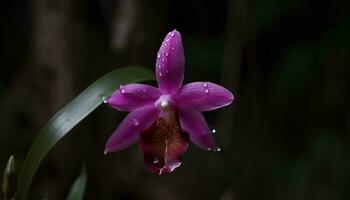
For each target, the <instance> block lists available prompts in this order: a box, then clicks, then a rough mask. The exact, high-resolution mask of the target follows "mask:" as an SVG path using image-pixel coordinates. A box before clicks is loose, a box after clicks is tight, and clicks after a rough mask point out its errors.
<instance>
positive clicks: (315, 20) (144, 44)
mask: <svg viewBox="0 0 350 200" xmlns="http://www.w3.org/2000/svg"><path fill="white" fill-rule="evenodd" d="M55 2H56V1H55ZM67 2H68V1H67ZM67 2H66V3H67ZM69 2H71V3H67V5H65V6H59V5H61V4H59V3H58V1H57V2H56V3H57V4H54V3H53V4H50V5H51V6H46V7H45V6H43V7H37V4H35V5H36V6H34V5H32V4H34V2H27V1H20V2H16V3H13V2H12V1H5V2H4V5H3V6H2V9H1V10H2V11H3V12H2V13H3V17H1V18H0V21H1V23H2V26H4V27H5V28H4V29H3V31H2V32H1V33H0V39H1V41H3V42H2V44H3V45H2V47H1V48H0V51H1V54H0V58H1V59H0V66H1V68H2V70H1V72H0V80H1V81H0V103H1V104H0V106H1V107H0V109H1V110H2V112H1V113H2V114H1V115H0V124H1V125H0V131H1V132H0V137H1V139H0V142H1V144H0V145H1V146H2V149H3V150H2V151H1V152H0V157H1V159H0V166H3V167H2V168H1V167H0V168H1V169H3V168H5V165H6V160H7V156H8V155H9V154H12V153H15V156H16V164H17V162H18V165H19V166H21V165H22V164H23V158H24V155H26V153H27V151H28V149H29V146H30V144H31V143H32V141H33V139H34V138H35V133H36V132H38V130H40V128H41V127H42V125H43V123H44V122H46V121H47V119H48V117H49V116H51V115H52V114H53V113H55V112H56V111H57V109H58V108H59V107H60V106H59V105H62V104H58V103H57V98H53V97H52V93H50V92H48V91H51V90H55V89H57V87H58V86H61V85H63V84H64V83H66V82H69V81H70V82H71V83H72V87H68V88H67V89H71V90H72V91H71V92H70V93H69V92H68V91H66V92H65V93H64V94H65V95H66V96H65V98H64V99H65V101H61V102H65V103H66V102H68V101H69V100H70V99H72V98H73V97H74V96H75V95H76V94H78V93H79V92H80V91H81V90H82V88H85V87H86V86H87V85H88V84H89V83H90V82H92V81H93V80H95V79H96V78H98V77H99V76H101V75H102V74H104V73H106V72H107V71H111V69H112V68H113V67H112V66H125V65H131V64H139V65H143V66H149V68H151V69H153V67H154V63H155V56H156V51H157V48H158V47H159V45H160V42H161V40H162V38H163V36H164V35H165V34H166V33H167V32H168V31H169V30H172V29H174V28H176V29H178V30H179V31H180V32H181V33H182V35H183V41H184V48H185V53H186V76H185V82H189V81H199V80H209V81H212V82H218V83H222V82H225V81H227V80H224V79H223V77H239V80H237V82H238V83H237V85H235V86H234V87H237V90H235V91H233V93H234V94H235V97H236V100H235V103H234V104H233V106H232V107H231V108H233V109H232V110H233V112H231V114H230V115H226V116H225V119H228V121H229V122H230V124H232V125H233V128H230V129H229V130H228V132H229V133H230V134H231V135H230V136H231V137H224V138H228V140H229V141H228V142H227V144H229V146H227V147H226V146H225V148H223V151H222V152H220V153H208V152H205V151H202V150H200V149H198V148H197V147H195V146H194V145H191V147H190V149H189V150H188V152H186V154H185V155H184V162H183V166H181V167H180V168H179V169H178V170H177V171H176V172H175V173H173V174H171V175H167V176H160V177H159V176H154V175H152V174H149V172H148V171H147V170H146V169H145V167H144V166H143V161H142V155H141V154H140V153H139V151H138V148H137V147H136V145H135V147H132V148H129V149H127V150H125V151H122V152H119V153H116V154H112V155H108V156H103V147H104V143H105V141H106V139H107V138H108V136H109V134H110V133H111V132H112V131H113V130H114V129H115V128H116V126H117V125H118V123H119V122H120V120H121V119H122V118H123V116H124V115H125V114H124V113H121V114H120V113H115V112H114V111H111V109H108V108H105V107H102V108H100V109H99V110H98V111H97V112H96V114H95V115H92V116H90V117H88V118H86V119H85V123H82V124H81V125H79V127H78V128H77V129H75V130H73V132H79V133H80V134H70V135H69V136H67V137H66V139H65V140H64V141H63V142H61V143H59V144H58V145H57V146H56V147H55V148H54V149H53V150H52V152H51V153H50V154H49V156H48V158H47V161H46V162H44V163H43V166H42V167H41V168H40V169H39V174H38V177H37V178H36V179H35V180H34V182H33V186H34V187H33V191H32V193H31V196H32V197H33V199H42V198H44V197H47V198H49V199H64V198H65V194H67V192H68V191H69V187H70V186H71V183H72V182H73V181H74V178H75V176H76V174H75V172H76V171H78V170H79V169H80V167H81V163H82V162H86V163H87V168H88V169H89V184H88V185H87V188H86V195H85V199H169V200H172V199H221V200H226V199H287V200H289V199H290V200H292V199H293V200H294V199H300V200H303V199H305V200H306V199H319V200H323V199H339V200H341V199H349V198H350V192H349V190H348V188H349V187H350V176H349V174H350V162H349V155H350V145H349V144H350V138H349V133H350V106H349V104H348V102H349V100H350V94H349V91H350V82H349V79H348V77H347V76H348V74H350V68H349V65H350V53H349V52H350V37H349V35H350V15H349V11H348V10H349V9H348V8H349V6H350V4H349V2H348V1H344V0H334V1H329V0H328V1H327V0H321V1H315V0H307V1H301V0H296V1H292V0H286V1H279V0H255V1H244V0H232V1H230V0H226V1H217V2H214V1H209V0H205V1H186V0H179V1H174V0H170V1H155V2H154V3H152V4H145V3H142V1H141V0H128V1H115V2H112V1H97V0H91V1H87V2H83V1H74V2H73V1H69ZM122 2H124V3H125V4H124V6H122V4H123V3H122ZM36 3H47V0H40V1H38V2H36ZM41 5H47V4H41ZM52 5H56V6H52ZM38 8H43V9H44V10H45V9H47V10H48V11H47V12H46V13H47V14H48V16H47V18H46V17H45V19H47V21H48V20H49V19H52V18H53V19H61V18H60V17H57V16H61V17H62V15H63V16H65V17H62V19H67V21H65V22H64V23H63V24H64V26H63V27H65V28H62V27H61V28H60V27H59V26H58V29H54V28H56V27H52V28H53V30H65V31H61V32H60V31H58V32H57V35H60V34H62V37H63V38H64V37H66V36H67V37H68V36H70V37H69V38H68V39H67V40H68V42H61V41H58V42H57V41H56V40H52V39H51V40H50V39H48V40H45V41H46V42H47V43H48V44H49V45H47V46H49V47H50V46H54V47H55V48H53V49H49V50H47V52H50V51H53V52H56V51H58V50H59V49H60V48H62V49H64V48H66V49H65V50H62V51H63V52H66V51H67V52H68V53H67V54H68V55H73V56H67V57H64V56H63V58H62V59H63V60H64V61H65V62H61V63H65V65H66V64H67V63H68V64H69V65H68V64H67V65H68V66H67V67H66V68H64V70H61V69H59V70H58V71H50V70H51V69H52V68H50V67H48V68H50V70H47V69H45V65H44V67H43V66H41V64H38V63H37V61H36V60H37V57H38V55H37V54H38V53H36V52H37V51H34V50H35V49H37V48H38V47H39V46H40V45H42V43H40V44H38V42H37V41H36V40H35V39H34V38H35V36H36V34H38V31H41V30H46V29H40V28H39V29H37V28H35V27H38V26H39V27H40V25H38V23H40V22H42V21H39V22H38V20H37V18H35V14H38V13H45V12H43V10H41V11H40V12H39V10H36V9H38ZM66 8H67V10H64V9H66ZM121 8H123V9H121ZM31 9H33V10H31ZM50 9H51V10H50ZM125 9H128V10H127V12H125V13H123V12H122V10H124V11H125ZM14 10H15V11H16V12H14ZM62 10H63V11H62ZM29 11H30V12H29ZM60 12H62V13H64V14H62V13H60ZM50 13H54V14H53V15H50ZM67 13H68V14H67ZM115 13H119V15H117V14H115ZM60 14H62V15H60ZM115 16H119V17H124V18H123V20H120V22H123V23H121V24H119V25H116V24H115V23H114V19H115ZM135 19H136V20H135ZM54 22H55V23H51V24H57V23H58V22H57V21H54ZM58 24H59V23H58ZM45 27H46V26H45ZM72 27H74V28H72ZM48 30H51V29H50V28H48ZM116 30H117V31H116ZM73 31H75V32H73ZM55 33H56V32H55ZM228 33H234V34H232V35H231V34H230V35H228ZM41 35H42V36H45V35H46V32H44V33H41ZM54 35H55V34H54ZM114 36H118V38H122V39H124V40H125V41H128V42H127V44H128V45H127V47H126V48H125V49H123V50H122V51H119V52H116V51H114V50H113V48H112V47H111V45H112V44H111V41H112V40H113V37H114ZM230 37H232V38H233V39H232V40H231V39H230ZM55 41H56V42H55ZM62 43H63V44H66V43H68V44H69V45H67V46H66V47H64V46H63V47H62V46H59V45H60V44H62ZM43 52H46V51H43ZM56 53H57V52H56ZM59 53H60V51H58V54H59ZM53 55H55V54H53ZM56 58H57V57H54V56H53V57H50V59H48V60H50V61H54V60H56ZM229 59H232V63H236V64H235V65H228V64H227V62H226V61H227V60H229ZM67 60H68V61H71V62H72V63H70V62H68V61H67ZM59 64H60V62H59ZM237 65H238V66H237ZM57 66H58V65H57ZM62 71H63V72H67V73H66V74H65V75H61V76H60V74H62V73H63V72H62ZM223 71H225V72H230V73H225V74H223ZM233 73H238V74H233ZM69 76H70V77H71V79H68V81H67V80H66V79H65V78H67V77H69ZM50 80H51V82H50ZM52 80H55V81H52ZM60 80H61V81H60ZM52 85H56V86H57V85H58V86H57V87H49V86H52ZM44 86H47V87H44ZM225 86H226V85H225ZM63 105H64V104H63ZM231 108H225V109H224V110H222V111H215V112H211V113H205V117H206V118H207V119H208V124H209V126H210V127H211V128H216V129H217V130H219V127H215V126H214V124H215V122H216V121H217V120H218V116H219V115H220V114H221V112H225V111H228V113H229V111H230V110H231ZM232 113H233V114H232ZM220 125H221V123H220V122H218V123H217V126H220ZM221 126H223V125H221ZM220 128H222V130H225V129H228V128H227V127H220ZM222 134H223V133H222V132H220V131H217V133H215V135H214V137H215V139H216V141H217V142H218V145H219V146H220V145H221V142H220V139H221V138H222ZM77 144H79V145H77ZM17 158H18V159H17ZM90 180H91V181H90ZM199 183H200V184H199ZM198 191H200V192H198Z"/></svg>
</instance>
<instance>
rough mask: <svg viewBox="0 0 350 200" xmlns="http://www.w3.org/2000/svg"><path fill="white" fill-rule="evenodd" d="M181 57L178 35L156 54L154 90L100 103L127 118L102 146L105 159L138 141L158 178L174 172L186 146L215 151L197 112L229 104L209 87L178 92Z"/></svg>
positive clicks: (122, 92) (137, 89) (136, 88)
mask: <svg viewBox="0 0 350 200" xmlns="http://www.w3.org/2000/svg"><path fill="white" fill-rule="evenodd" d="M184 70H185V56H184V50H183V46H182V39H181V35H180V33H179V32H178V31H177V30H174V31H172V32H169V33H168V34H167V35H166V37H165V39H164V41H163V43H162V45H161V47H160V49H159V51H158V54H157V62H156V77H157V83H158V88H156V87H153V86H150V85H145V84H138V83H133V84H128V85H121V86H120V88H119V89H118V90H116V91H115V92H114V93H113V94H112V96H111V97H109V98H108V99H107V100H106V101H105V103H107V104H108V105H110V106H111V107H113V108H115V109H117V110H120V111H128V112H130V113H129V114H128V115H127V117H126V118H125V119H124V120H123V121H122V123H121V124H120V125H119V127H118V128H117V130H116V131H115V132H114V133H113V134H112V136H110V138H109V139H108V141H107V144H106V149H105V153H107V152H116V151H120V150H123V149H124V148H126V147H128V146H130V145H132V144H134V143H136V142H138V141H139V147H140V150H141V151H142V152H143V154H144V161H145V164H146V166H147V167H148V169H149V170H150V171H151V172H153V173H157V174H159V175H160V174H164V173H169V172H172V171H174V169H176V168H177V167H179V166H180V165H181V162H182V161H181V155H182V154H183V153H184V152H185V151H186V150H187V148H188V146H189V141H192V142H193V143H194V144H196V145H197V146H198V147H200V148H202V149H205V150H213V151H215V150H218V147H217V146H216V145H215V143H214V140H213V137H212V135H211V131H210V129H209V127H208V125H207V123H206V121H205V119H204V117H203V115H202V112H205V111H211V110H214V109H217V108H220V107H223V106H227V105H229V104H231V103H232V101H233V95H232V93H231V92H230V91H228V90H227V89H225V88H223V87H221V86H219V85H217V84H214V83H211V82H193V83H188V84H186V85H183V86H182V81H183V78H184Z"/></svg>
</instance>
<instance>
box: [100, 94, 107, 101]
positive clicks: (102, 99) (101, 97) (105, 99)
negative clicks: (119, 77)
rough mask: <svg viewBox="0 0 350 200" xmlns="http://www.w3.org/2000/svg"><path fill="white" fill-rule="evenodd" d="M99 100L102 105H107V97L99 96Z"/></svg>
mask: <svg viewBox="0 0 350 200" xmlns="http://www.w3.org/2000/svg"><path fill="white" fill-rule="evenodd" d="M99 98H100V99H101V101H102V102H103V103H107V99H108V96H105V95H100V96H99Z"/></svg>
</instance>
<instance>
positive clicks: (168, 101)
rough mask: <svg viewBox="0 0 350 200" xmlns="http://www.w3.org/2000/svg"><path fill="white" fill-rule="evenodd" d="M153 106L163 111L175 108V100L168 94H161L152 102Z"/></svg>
mask: <svg viewBox="0 0 350 200" xmlns="http://www.w3.org/2000/svg"><path fill="white" fill-rule="evenodd" d="M154 106H155V107H156V108H158V109H160V110H161V111H163V112H168V111H172V110H173V109H174V108H175V102H174V100H173V99H172V98H171V96H170V95H162V96H160V97H159V99H158V100H157V101H156V102H155V103H154Z"/></svg>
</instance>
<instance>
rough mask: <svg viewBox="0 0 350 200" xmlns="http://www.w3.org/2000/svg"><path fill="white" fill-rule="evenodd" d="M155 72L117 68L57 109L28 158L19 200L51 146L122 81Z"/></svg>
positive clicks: (19, 191)
mask: <svg viewBox="0 0 350 200" xmlns="http://www.w3.org/2000/svg"><path fill="white" fill-rule="evenodd" d="M153 79H154V75H153V73H152V72H151V71H150V70H148V69H145V68H141V67H127V68H122V69H117V70H114V71H112V72H110V73H108V74H106V75H105V76H103V77H102V78H100V79H98V80H97V81H96V82H94V83H93V84H92V85H90V86H89V87H88V88H86V89H85V90H84V91H83V92H82V93H81V94H80V95H79V96H77V97H76V98H75V99H73V100H72V101H71V102H70V103H69V104H68V105H66V106H65V107H64V108H63V109H61V110H60V111H59V112H57V113H56V114H55V115H54V116H53V117H52V118H51V119H50V121H49V122H48V123H47V124H46V125H45V127H44V128H43V129H42V130H41V132H40V133H39V135H38V136H37V137H36V139H35V141H34V143H33V144H32V146H31V148H30V150H29V152H28V155H27V157H26V159H25V161H24V164H23V168H22V170H21V173H20V176H19V181H18V185H17V195H18V198H19V200H25V199H26V198H27V194H28V191H29V188H30V185H31V182H32V180H33V177H34V175H35V173H36V171H37V169H38V167H39V165H40V163H41V161H42V160H43V158H44V157H45V155H46V154H47V153H48V152H49V151H50V149H51V148H52V147H53V146H54V145H55V144H56V143H57V142H58V141H59V140H60V139H62V137H63V136H65V135H66V134H67V133H68V132H69V131H70V130H71V129H72V128H74V127H75V126H76V125H77V124H78V123H79V122H80V121H81V120H83V119H84V118H85V117H87V116H88V115H89V114H90V113H91V112H92V111H94V110H95V109H96V108H97V107H98V106H99V105H101V104H102V103H103V98H101V97H103V96H110V95H111V94H112V93H113V91H115V90H116V89H117V87H119V85H121V84H126V83H131V82H139V81H146V80H153Z"/></svg>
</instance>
